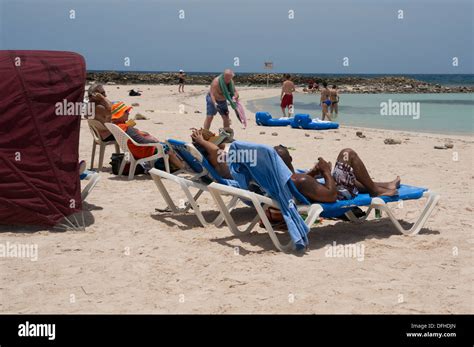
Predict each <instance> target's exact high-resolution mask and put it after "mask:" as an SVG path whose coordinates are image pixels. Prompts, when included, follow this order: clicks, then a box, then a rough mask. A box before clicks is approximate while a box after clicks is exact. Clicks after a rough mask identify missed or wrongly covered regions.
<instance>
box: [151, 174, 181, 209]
mask: <svg viewBox="0 0 474 347" xmlns="http://www.w3.org/2000/svg"><path fill="white" fill-rule="evenodd" d="M152 178H153V181H154V182H155V185H156V187H157V188H158V190H159V191H160V193H161V196H162V197H163V199H165V202H166V205H167V207H168V208H169V209H170V210H171V212H173V213H178V212H179V209H178V207H176V205H175V204H174V202H173V199H171V196H170V194H169V193H168V190H167V189H166V187H165V185H164V184H163V182H162V180H161V178H160V177H159V176H157V175H152Z"/></svg>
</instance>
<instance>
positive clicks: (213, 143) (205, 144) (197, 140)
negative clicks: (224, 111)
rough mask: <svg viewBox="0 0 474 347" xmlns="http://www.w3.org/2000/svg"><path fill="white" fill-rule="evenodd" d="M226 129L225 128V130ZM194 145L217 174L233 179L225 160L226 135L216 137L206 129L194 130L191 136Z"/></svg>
mask: <svg viewBox="0 0 474 347" xmlns="http://www.w3.org/2000/svg"><path fill="white" fill-rule="evenodd" d="M224 129H225V128H224ZM191 139H192V142H193V145H195V146H196V147H197V148H198V149H200V150H201V152H204V153H203V155H204V156H205V157H206V159H207V160H208V161H209V164H211V165H212V167H213V168H214V169H216V171H217V173H218V174H219V175H220V176H221V177H222V178H226V179H232V176H231V174H230V170H229V165H227V160H225V152H224V149H225V144H224V142H225V141H226V140H227V139H228V137H227V136H226V135H225V134H224V135H215V134H213V133H211V132H210V131H209V130H206V129H199V130H198V129H193V133H192V134H191Z"/></svg>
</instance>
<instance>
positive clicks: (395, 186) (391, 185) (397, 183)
mask: <svg viewBox="0 0 474 347" xmlns="http://www.w3.org/2000/svg"><path fill="white" fill-rule="evenodd" d="M400 182H401V178H400V176H397V178H395V179H394V180H393V181H392V182H390V183H389V184H388V185H387V188H389V189H398V188H400Z"/></svg>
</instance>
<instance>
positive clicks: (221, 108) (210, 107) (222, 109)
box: [206, 93, 229, 116]
mask: <svg viewBox="0 0 474 347" xmlns="http://www.w3.org/2000/svg"><path fill="white" fill-rule="evenodd" d="M206 111H207V115H208V116H215V115H216V114H217V112H219V114H220V115H221V116H228V115H229V108H228V107H227V101H226V100H223V101H217V109H216V106H215V105H214V103H213V102H212V99H211V95H210V94H209V93H208V94H207V96H206Z"/></svg>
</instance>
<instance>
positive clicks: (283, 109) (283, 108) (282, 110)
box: [281, 107, 286, 117]
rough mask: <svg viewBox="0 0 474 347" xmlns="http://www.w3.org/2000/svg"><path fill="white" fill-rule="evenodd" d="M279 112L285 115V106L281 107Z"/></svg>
mask: <svg viewBox="0 0 474 347" xmlns="http://www.w3.org/2000/svg"><path fill="white" fill-rule="evenodd" d="M281 112H282V113H283V117H286V108H285V107H282V108H281Z"/></svg>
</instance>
